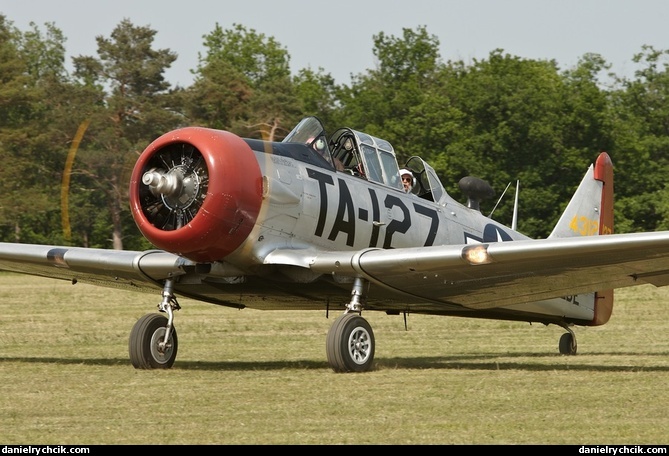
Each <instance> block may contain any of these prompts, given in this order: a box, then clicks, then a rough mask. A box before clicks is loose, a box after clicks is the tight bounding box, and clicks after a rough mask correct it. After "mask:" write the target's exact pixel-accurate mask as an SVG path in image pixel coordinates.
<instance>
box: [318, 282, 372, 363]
mask: <svg viewBox="0 0 669 456" xmlns="http://www.w3.org/2000/svg"><path fill="white" fill-rule="evenodd" d="M368 286H369V283H368V282H367V281H366V280H364V279H361V278H356V279H355V281H354V282H353V290H352V291H351V301H350V302H349V303H348V304H347V305H346V312H345V313H344V314H343V315H341V316H340V317H338V318H337V319H336V320H335V322H334V324H333V325H332V326H331V327H330V330H329V331H328V335H327V338H326V343H325V351H326V354H327V358H328V363H329V364H330V367H331V368H332V370H334V371H335V372H366V371H369V370H370V369H371V368H372V362H373V361H374V347H375V341H374V332H373V331H372V327H371V326H370V324H369V323H368V322H367V320H365V319H364V318H362V317H361V316H360V313H361V312H362V307H363V303H364V299H365V296H366V292H367V290H366V289H367V287H368Z"/></svg>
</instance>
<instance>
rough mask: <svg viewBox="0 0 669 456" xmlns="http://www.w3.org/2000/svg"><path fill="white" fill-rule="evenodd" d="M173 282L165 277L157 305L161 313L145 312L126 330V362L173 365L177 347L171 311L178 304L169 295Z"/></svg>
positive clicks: (143, 366) (149, 366)
mask: <svg viewBox="0 0 669 456" xmlns="http://www.w3.org/2000/svg"><path fill="white" fill-rule="evenodd" d="M173 286H174V281H173V280H172V279H169V280H167V281H166V282H165V286H164V288H163V300H162V302H161V303H160V304H159V305H158V308H159V310H160V311H161V312H165V313H167V317H165V316H164V315H163V314H157V313H151V314H146V315H144V316H143V317H142V318H140V319H139V320H137V323H135V326H133V327H132V331H131V332H130V342H129V344H128V345H129V346H128V351H129V353H130V361H131V362H132V365H133V366H134V367H135V368H137V369H169V368H170V367H172V365H173V364H174V360H175V359H176V357H177V349H178V348H179V340H178V339H177V330H176V328H174V325H173V321H174V311H175V310H179V309H180V306H179V303H178V302H177V300H176V298H175V297H174V294H173Z"/></svg>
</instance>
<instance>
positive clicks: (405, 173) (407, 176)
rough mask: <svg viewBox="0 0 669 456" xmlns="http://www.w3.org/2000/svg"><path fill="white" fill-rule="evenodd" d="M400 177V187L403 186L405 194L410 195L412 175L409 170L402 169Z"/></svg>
mask: <svg viewBox="0 0 669 456" xmlns="http://www.w3.org/2000/svg"><path fill="white" fill-rule="evenodd" d="M400 177H401V178H402V185H403V186H404V191H405V192H407V193H411V189H412V188H413V184H414V179H415V178H414V177H413V173H412V172H411V170H409V169H406V168H403V169H401V170H400Z"/></svg>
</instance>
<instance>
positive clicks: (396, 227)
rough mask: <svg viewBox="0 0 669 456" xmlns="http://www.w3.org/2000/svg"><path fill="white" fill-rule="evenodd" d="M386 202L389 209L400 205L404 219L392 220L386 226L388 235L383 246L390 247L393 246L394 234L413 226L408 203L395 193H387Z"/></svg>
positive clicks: (403, 231) (404, 231)
mask: <svg viewBox="0 0 669 456" xmlns="http://www.w3.org/2000/svg"><path fill="white" fill-rule="evenodd" d="M384 203H385V205H386V208H388V209H392V208H393V207H399V208H400V210H401V211H402V214H403V217H402V220H391V221H390V223H389V224H388V227H387V228H386V236H385V238H384V239H383V248H384V249H389V248H391V246H392V241H393V235H394V234H395V233H406V232H407V231H408V230H409V227H410V226H411V216H410V215H409V209H408V208H407V207H406V204H404V201H402V200H401V199H399V198H398V197H396V196H395V195H386V200H385V201H384Z"/></svg>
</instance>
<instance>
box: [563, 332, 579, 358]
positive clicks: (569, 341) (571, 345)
mask: <svg viewBox="0 0 669 456" xmlns="http://www.w3.org/2000/svg"><path fill="white" fill-rule="evenodd" d="M560 354H561V355H575V354H576V337H574V335H573V334H572V333H570V332H568V333H564V334H563V335H562V336H560Z"/></svg>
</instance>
